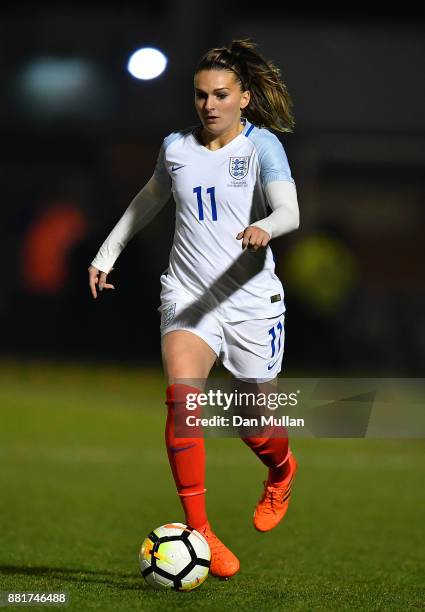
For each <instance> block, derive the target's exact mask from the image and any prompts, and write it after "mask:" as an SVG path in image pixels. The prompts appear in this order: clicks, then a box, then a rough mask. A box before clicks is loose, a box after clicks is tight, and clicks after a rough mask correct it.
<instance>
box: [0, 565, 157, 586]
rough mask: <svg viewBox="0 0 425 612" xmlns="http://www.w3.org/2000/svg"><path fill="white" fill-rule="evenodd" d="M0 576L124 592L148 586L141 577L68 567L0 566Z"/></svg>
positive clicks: (126, 573)
mask: <svg viewBox="0 0 425 612" xmlns="http://www.w3.org/2000/svg"><path fill="white" fill-rule="evenodd" d="M0 574H2V575H9V576H33V577H37V576H39V577H44V578H52V579H54V580H64V581H66V582H88V583H90V582H92V583H99V584H109V585H110V586H113V587H115V588H119V589H124V590H145V589H146V588H148V585H147V584H146V583H145V582H144V581H143V579H142V577H141V576H138V574H136V573H129V572H112V571H109V570H89V569H80V568H70V567H45V566H40V565H39V566H20V565H0Z"/></svg>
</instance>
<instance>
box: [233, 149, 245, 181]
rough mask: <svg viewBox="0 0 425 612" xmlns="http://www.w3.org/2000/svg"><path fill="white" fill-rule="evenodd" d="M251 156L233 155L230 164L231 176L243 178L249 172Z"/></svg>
mask: <svg viewBox="0 0 425 612" xmlns="http://www.w3.org/2000/svg"><path fill="white" fill-rule="evenodd" d="M248 167H249V156H248V155H247V156H246V157H231V158H230V164H229V172H230V176H231V177H233V178H234V179H243V178H245V177H246V175H247V174H248Z"/></svg>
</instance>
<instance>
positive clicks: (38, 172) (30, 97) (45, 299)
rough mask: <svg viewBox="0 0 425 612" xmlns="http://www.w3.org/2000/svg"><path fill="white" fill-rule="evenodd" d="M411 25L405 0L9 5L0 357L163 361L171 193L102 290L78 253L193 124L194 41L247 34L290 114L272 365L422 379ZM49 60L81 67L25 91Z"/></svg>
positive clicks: (91, 247) (98, 236) (421, 43)
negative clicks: (153, 73)
mask: <svg viewBox="0 0 425 612" xmlns="http://www.w3.org/2000/svg"><path fill="white" fill-rule="evenodd" d="M285 4H286V3H285ZM424 30H425V28H424V19H423V14H422V13H420V12H419V10H418V9H412V8H411V7H409V4H408V3H407V4H406V3H403V6H398V7H397V10H396V9H392V10H391V9H389V8H388V7H385V6H384V5H381V6H379V5H376V4H374V6H373V7H367V6H365V7H362V6H360V5H359V4H356V5H355V6H354V3H353V6H352V8H350V7H349V6H348V7H347V6H346V7H345V8H344V9H342V8H340V9H337V10H335V9H334V8H332V7H331V6H330V5H329V6H328V7H327V6H326V5H323V4H321V5H320V7H316V8H315V9H309V8H307V7H304V8H303V9H302V10H301V9H295V8H294V7H292V8H291V7H288V6H283V5H279V4H277V3H276V5H275V4H274V3H272V4H269V5H265V4H264V3H257V4H254V3H250V2H244V3H224V2H215V3H214V4H207V3H201V2H195V1H193V0H189V1H187V2H183V1H180V2H171V1H165V0H162V1H158V2H155V3H151V2H144V3H143V2H141V3H139V4H137V5H132V4H126V3H120V4H116V5H114V4H109V5H105V4H100V3H98V4H96V3H89V4H87V5H85V6H81V7H78V6H77V5H72V4H68V3H57V4H54V5H53V4H38V5H37V6H34V5H25V4H24V5H21V4H20V5H19V7H18V6H17V7H16V8H15V9H14V8H9V9H8V10H7V11H3V15H2V19H1V23H0V45H1V58H2V61H1V68H0V70H1V72H0V74H1V83H2V88H1V89H2V97H1V102H0V123H1V134H2V146H1V175H0V184H1V194H2V222H1V243H0V244H1V252H2V280H1V285H0V292H1V302H0V323H1V330H2V332H1V337H2V341H1V352H2V356H3V357H4V358H6V359H7V358H15V357H18V358H47V359H60V360H63V359H71V360H75V359H77V360H96V361H97V360H101V361H113V362H118V363H132V362H133V363H140V364H153V365H159V364H160V335H159V314H158V312H157V310H156V309H157V307H158V305H159V291H160V283H159V276H160V274H161V272H162V271H163V270H164V269H165V268H166V267H167V262H168V254H169V250H170V247H171V241H172V236H173V229H174V203H173V202H172V200H170V202H169V203H168V205H167V206H166V207H165V208H164V209H163V211H162V212H161V213H160V214H159V215H158V216H157V217H156V218H155V219H154V221H152V222H151V224H150V225H148V226H147V227H146V228H144V229H143V230H142V231H141V232H140V233H139V234H138V235H137V236H136V237H135V238H134V239H133V240H132V242H131V243H130V244H129V245H128V247H127V248H126V250H125V251H124V253H123V254H122V255H121V257H120V258H119V259H118V261H117V263H116V265H115V268H116V269H115V271H114V272H113V274H111V276H110V278H111V281H112V282H113V283H114V284H115V285H116V290H115V291H114V292H103V294H102V295H101V296H100V299H98V300H97V301H94V300H93V299H92V298H91V296H90V293H89V289H88V283H87V267H88V265H89V264H90V262H91V260H92V259H93V258H94V256H95V254H96V252H97V250H98V248H99V247H100V244H101V243H102V242H103V240H104V239H105V237H106V235H107V234H108V233H109V231H110V230H111V229H112V227H113V225H114V224H115V223H116V221H117V220H118V218H119V217H120V216H121V214H122V213H123V212H124V210H125V208H126V207H127V205H128V204H129V202H130V200H131V199H132V198H133V196H134V195H135V194H136V193H137V191H139V189H140V188H141V187H142V186H143V185H144V184H145V182H146V181H147V179H148V178H149V177H150V176H151V174H152V171H153V167H154V163H155V161H156V157H157V154H158V150H159V147H160V145H161V142H162V139H163V138H164V136H166V135H167V134H169V133H170V132H171V131H173V130H175V129H177V128H180V127H185V126H188V125H193V124H194V123H196V122H197V117H196V114H195V110H194V107H193V94H192V78H193V72H194V68H195V66H196V64H197V62H198V60H199V58H200V57H201V55H202V54H203V53H204V52H205V51H206V50H208V48H210V47H213V46H219V45H223V44H227V43H229V42H230V41H231V40H232V38H250V39H252V40H253V41H254V42H256V43H257V44H258V45H259V47H260V50H261V51H262V52H263V54H264V55H265V56H266V57H267V58H268V59H271V60H273V61H274V62H275V63H276V64H277V65H278V66H279V67H280V68H281V71H282V74H283V77H284V79H285V81H286V83H287V86H288V89H289V91H290V93H291V95H292V98H293V101H294V113H295V119H296V129H295V132H294V133H293V134H288V135H283V136H282V137H281V140H282V143H283V144H284V147H285V150H286V152H287V155H288V158H289V162H290V165H291V169H292V173H293V176H294V178H295V181H296V184H297V189H298V196H299V203H300V211H301V225H300V229H299V230H298V231H297V232H294V233H292V234H290V235H287V236H284V237H282V238H279V239H277V240H275V241H272V244H271V246H272V248H273V251H274V253H275V257H276V264H277V273H278V274H279V276H280V278H281V280H282V282H283V285H284V288H285V291H286V305H287V317H286V358H285V364H286V367H285V370H284V371H285V372H286V373H288V374H289V375H295V374H298V373H303V374H310V375H317V374H319V373H321V374H322V373H331V374H353V375H370V376H421V375H422V374H423V367H422V365H423V363H424V360H425V283H424V271H423V269H424V240H423V238H422V234H423V228H424V220H425V214H424V192H425V186H424V176H425V174H424V159H425V147H424V144H425V143H424V135H425V114H424V111H423V109H424V89H425V87H424V78H423V75H424V73H425V66H424V63H425V62H424V52H425V38H424ZM142 46H154V47H157V48H159V49H161V50H162V51H163V52H164V53H165V54H166V55H167V56H168V60H169V63H168V66H167V69H166V71H165V72H164V73H163V74H162V75H161V76H160V77H159V78H158V79H155V80H153V81H150V82H149V81H148V82H147V81H138V80H135V79H134V78H132V77H131V76H130V74H129V73H128V72H127V70H126V65H127V61H128V59H129V56H130V54H131V53H132V52H133V51H135V50H136V49H137V48H139V47H142ZM46 58H47V60H48V61H49V62H51V63H52V62H53V64H55V62H56V64H55V65H56V66H59V67H60V70H64V71H65V70H68V68H69V67H70V66H71V69H73V68H72V67H73V66H74V68H75V63H74V64H73V63H72V62H75V61H78V62H80V63H79V64H78V66H80V67H81V66H83V67H84V78H82V79H81V78H80V80H79V81H78V79H77V81H76V83H74V85H72V84H71V86H70V85H69V84H68V85H66V86H65V87H64V86H63V84H62V85H61V81H60V70H59V76H58V73H55V75H56V76H53V77H52V80H51V81H50V82H49V84H48V85H46V87H45V88H44V89H43V87H42V88H41V91H40V89H39V90H35V89H34V86H33V84H32V81H31V74H32V75H33V74H34V67H36V66H37V65H40V62H45V61H46ZM67 62H68V63H67ZM61 67H62V68H61ZM55 79H56V80H55Z"/></svg>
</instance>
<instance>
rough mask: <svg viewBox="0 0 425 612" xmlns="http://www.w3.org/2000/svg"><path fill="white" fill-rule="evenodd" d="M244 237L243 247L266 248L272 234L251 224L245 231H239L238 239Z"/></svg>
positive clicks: (251, 248) (255, 249)
mask: <svg viewBox="0 0 425 612" xmlns="http://www.w3.org/2000/svg"><path fill="white" fill-rule="evenodd" d="M241 239H242V248H243V249H245V248H246V247H248V249H250V250H251V251H258V249H264V248H265V247H266V246H267V245H268V243H269V242H270V234H269V233H268V232H266V231H264V230H262V229H260V228H259V227H256V226H252V225H249V226H248V227H246V228H245V229H244V230H243V232H239V234H238V235H237V236H236V240H241Z"/></svg>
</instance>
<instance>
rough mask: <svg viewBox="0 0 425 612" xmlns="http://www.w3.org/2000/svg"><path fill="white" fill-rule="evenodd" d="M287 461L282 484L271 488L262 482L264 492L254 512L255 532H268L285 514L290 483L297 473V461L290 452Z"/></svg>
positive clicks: (289, 494) (265, 482) (267, 483)
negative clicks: (286, 469)
mask: <svg viewBox="0 0 425 612" xmlns="http://www.w3.org/2000/svg"><path fill="white" fill-rule="evenodd" d="M288 460H289V467H290V471H289V474H288V476H287V477H286V478H285V480H284V481H283V482H282V484H280V485H279V486H273V485H271V484H269V482H268V481H264V492H263V495H262V497H261V499H260V501H259V502H258V504H257V507H256V509H255V512H254V527H255V529H257V531H270V530H271V529H273V528H274V527H276V525H277V524H278V523H280V521H281V520H282V519H283V517H284V516H285V514H286V511H287V509H288V505H289V500H290V499H291V488H292V483H293V480H294V476H295V474H296V472H297V461H296V459H295V457H294V455H293V454H292V453H291V452H290V453H289V459H288Z"/></svg>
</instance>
